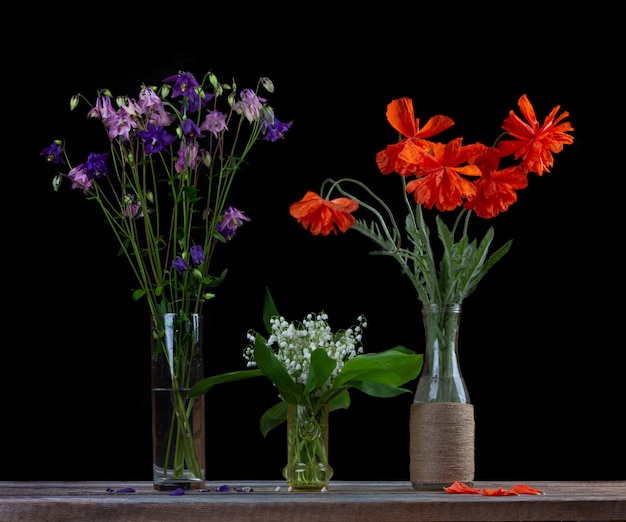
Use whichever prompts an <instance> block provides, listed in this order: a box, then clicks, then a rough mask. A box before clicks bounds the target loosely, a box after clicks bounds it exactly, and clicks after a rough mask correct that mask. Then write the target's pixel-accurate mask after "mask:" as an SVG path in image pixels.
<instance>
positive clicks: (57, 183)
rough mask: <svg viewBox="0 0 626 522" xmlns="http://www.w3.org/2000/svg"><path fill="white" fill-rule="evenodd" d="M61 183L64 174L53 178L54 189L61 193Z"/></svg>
mask: <svg viewBox="0 0 626 522" xmlns="http://www.w3.org/2000/svg"><path fill="white" fill-rule="evenodd" d="M61 181H63V175H62V174H57V175H56V176H54V178H52V189H53V190H54V191H55V192H58V191H59V187H60V186H61Z"/></svg>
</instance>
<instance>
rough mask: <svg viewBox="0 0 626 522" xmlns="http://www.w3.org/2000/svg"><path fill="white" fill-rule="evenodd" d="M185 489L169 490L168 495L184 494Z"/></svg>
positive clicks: (177, 495)
mask: <svg viewBox="0 0 626 522" xmlns="http://www.w3.org/2000/svg"><path fill="white" fill-rule="evenodd" d="M184 494H185V490H184V489H183V488H176V489H175V490H174V491H170V492H169V493H168V496H170V497H179V496H180V495H184Z"/></svg>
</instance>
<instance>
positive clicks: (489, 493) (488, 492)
mask: <svg viewBox="0 0 626 522" xmlns="http://www.w3.org/2000/svg"><path fill="white" fill-rule="evenodd" d="M481 494H482V495H483V496H484V497H517V496H518V494H517V493H515V491H511V490H510V489H504V488H498V489H487V488H483V490H482V493H481Z"/></svg>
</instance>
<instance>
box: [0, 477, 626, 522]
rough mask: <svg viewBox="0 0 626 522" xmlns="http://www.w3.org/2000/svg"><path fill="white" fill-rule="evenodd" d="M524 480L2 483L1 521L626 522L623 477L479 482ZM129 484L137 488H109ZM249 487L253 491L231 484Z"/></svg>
mask: <svg viewBox="0 0 626 522" xmlns="http://www.w3.org/2000/svg"><path fill="white" fill-rule="evenodd" d="M520 482H524V483H526V484H528V485H530V486H533V487H535V488H538V489H541V490H543V491H544V492H545V495H541V496H535V495H523V496H518V497H512V496H506V497H485V496H480V495H451V494H448V493H446V492H444V491H442V492H419V491H414V490H413V489H412V487H411V485H410V483H409V482H331V485H330V488H329V490H328V491H327V492H323V493H294V492H290V491H288V490H287V488H285V487H284V483H283V482H281V481H276V482H273V481H248V482H246V481H236V482H231V483H229V484H228V485H229V486H230V488H231V489H230V491H229V492H226V493H219V492H216V491H214V489H215V488H217V487H218V486H220V485H223V483H219V482H211V483H208V484H207V489H209V490H210V491H188V492H186V493H185V495H182V496H170V495H168V493H167V492H159V491H155V490H154V489H153V488H152V484H151V483H149V482H121V483H111V482H6V481H5V482H0V520H2V521H5V520H6V521H11V522H13V521H15V522H21V521H28V522H31V521H33V520H37V521H43V522H46V521H61V520H62V521H64V522H78V521H86V520H90V521H91V520H97V521H104V522H107V521H113V520H115V521H126V520H128V521H133V522H143V521H157V522H158V521H170V520H185V521H186V522H187V521H188V522H195V521H202V522H206V521H207V520H219V521H221V522H222V521H223V522H229V521H231V520H232V521H235V520H237V521H239V520H257V521H268V522H279V521H281V520H288V521H290V522H300V521H303V522H304V521H306V522H317V521H320V522H322V521H323V522H332V521H340V522H353V521H359V522H368V521H372V522H374V521H376V522H380V521H386V522H404V521H412V522H415V521H424V522H444V521H449V522H453V521H467V522H472V521H479V520H480V521H529V522H533V521H556V520H558V521H601V522H604V521H613V522H617V521H620V522H626V481H612V482H603V481H596V482H545V481H542V482H532V481H519V482H510V481H503V482H476V483H475V484H474V486H475V487H478V488H490V489H497V488H498V487H503V488H505V489H507V488H509V487H511V486H513V485H515V484H519V483H520ZM129 487H130V488H133V489H134V490H135V492H134V493H126V494H122V493H110V492H108V491H107V489H109V488H110V489H113V490H115V491H116V490H119V489H122V488H129ZM242 487H250V488H252V491H250V492H236V491H235V490H234V488H242Z"/></svg>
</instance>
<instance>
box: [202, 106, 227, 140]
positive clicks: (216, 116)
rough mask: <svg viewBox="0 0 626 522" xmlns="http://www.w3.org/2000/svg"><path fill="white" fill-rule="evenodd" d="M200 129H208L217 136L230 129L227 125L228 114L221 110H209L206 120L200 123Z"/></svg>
mask: <svg viewBox="0 0 626 522" xmlns="http://www.w3.org/2000/svg"><path fill="white" fill-rule="evenodd" d="M200 130H208V131H210V132H212V133H213V136H215V137H216V138H217V137H218V135H219V133H220V132H222V131H223V130H228V127H227V126H226V114H224V113H223V112H220V111H211V112H209V114H207V115H206V117H205V118H204V121H203V122H202V123H201V124H200Z"/></svg>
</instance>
